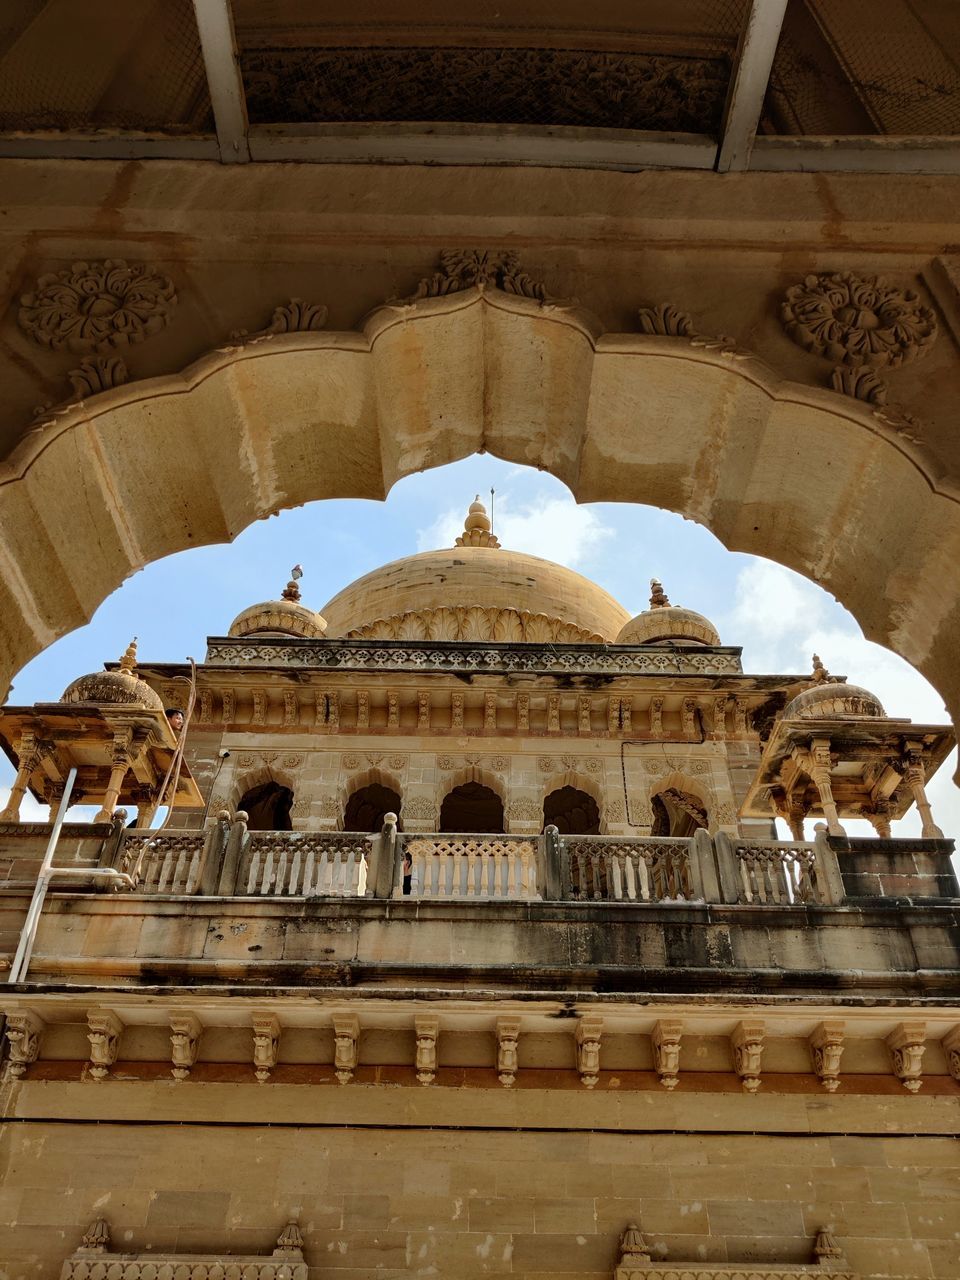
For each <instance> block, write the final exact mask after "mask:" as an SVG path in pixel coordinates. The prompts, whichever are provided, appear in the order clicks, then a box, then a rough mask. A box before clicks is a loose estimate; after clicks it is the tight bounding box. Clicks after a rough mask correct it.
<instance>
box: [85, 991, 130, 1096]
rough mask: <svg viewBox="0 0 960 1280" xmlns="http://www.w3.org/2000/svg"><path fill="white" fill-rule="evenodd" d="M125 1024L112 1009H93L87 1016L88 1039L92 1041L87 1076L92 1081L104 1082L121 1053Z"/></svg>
mask: <svg viewBox="0 0 960 1280" xmlns="http://www.w3.org/2000/svg"><path fill="white" fill-rule="evenodd" d="M122 1034H123V1023H122V1022H121V1021H120V1019H119V1018H118V1017H117V1015H116V1014H115V1013H114V1012H113V1011H112V1010H110V1009H91V1010H90V1012H89V1013H88V1014H87V1039H88V1040H89V1041H90V1066H89V1067H88V1069H87V1074H88V1076H89V1078H90V1079H91V1080H103V1079H104V1078H105V1077H106V1076H108V1075H109V1074H110V1068H111V1067H112V1066H113V1065H114V1063H115V1062H116V1060H117V1054H118V1053H119V1051H120V1036H121V1035H122Z"/></svg>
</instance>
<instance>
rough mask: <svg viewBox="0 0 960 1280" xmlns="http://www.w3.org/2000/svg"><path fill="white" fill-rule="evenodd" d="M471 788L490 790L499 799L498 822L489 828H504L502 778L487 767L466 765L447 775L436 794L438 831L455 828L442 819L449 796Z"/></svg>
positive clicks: (495, 829) (498, 829) (505, 808)
mask: <svg viewBox="0 0 960 1280" xmlns="http://www.w3.org/2000/svg"><path fill="white" fill-rule="evenodd" d="M472 788H477V789H481V790H484V791H487V792H490V793H492V795H493V797H494V798H495V800H497V801H499V823H498V824H497V823H494V825H493V826H492V827H491V830H493V831H503V830H505V824H506V814H507V805H506V801H505V795H504V790H505V788H504V784H503V779H502V778H500V777H499V776H498V775H497V774H495V773H492V772H491V771H490V770H489V769H484V768H482V767H480V766H479V765H467V766H465V767H464V768H462V769H458V770H456V771H455V772H454V773H451V774H449V775H447V777H446V779H445V780H444V783H443V787H442V790H443V794H442V795H439V794H438V797H437V816H438V823H437V829H438V830H439V831H452V830H455V829H456V828H455V827H452V826H450V825H449V823H447V822H445V821H444V806H445V804H446V803H447V802H448V801H449V800H450V797H451V796H453V795H454V794H456V793H457V792H464V791H467V790H469V789H472ZM494 807H495V806H494Z"/></svg>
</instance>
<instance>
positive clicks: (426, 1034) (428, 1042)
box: [414, 1014, 440, 1084]
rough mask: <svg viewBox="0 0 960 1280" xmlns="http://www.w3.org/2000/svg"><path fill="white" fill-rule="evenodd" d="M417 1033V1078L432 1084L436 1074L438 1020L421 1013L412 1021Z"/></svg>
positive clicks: (424, 1082)
mask: <svg viewBox="0 0 960 1280" xmlns="http://www.w3.org/2000/svg"><path fill="white" fill-rule="evenodd" d="M414 1028H415V1031H416V1035H417V1058H416V1067H417V1079H418V1080H419V1081H420V1083H421V1084H433V1082H434V1080H435V1079H436V1076H437V1039H438V1037H439V1035H440V1021H439V1019H438V1018H435V1017H433V1016H432V1015H430V1014H423V1015H421V1016H420V1017H419V1018H417V1019H415V1021H414Z"/></svg>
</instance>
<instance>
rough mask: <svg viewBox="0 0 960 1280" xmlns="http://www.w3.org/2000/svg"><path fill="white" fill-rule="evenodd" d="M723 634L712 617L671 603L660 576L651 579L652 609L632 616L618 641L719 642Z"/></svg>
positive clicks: (712, 643)
mask: <svg viewBox="0 0 960 1280" xmlns="http://www.w3.org/2000/svg"><path fill="white" fill-rule="evenodd" d="M719 643H720V636H719V634H718V632H717V629H716V627H715V626H714V625H713V623H712V622H711V621H710V619H709V618H705V617H704V616H703V614H702V613H695V612H694V611H693V609H684V608H682V607H681V606H680V605H675V604H671V603H670V598H669V596H668V595H667V593H666V591H665V590H664V587H663V583H662V582H661V581H660V579H659V578H651V579H650V608H649V609H645V610H644V611H643V612H642V613H638V614H637V616H636V617H635V618H631V619H630V621H629V622H628V623H627V624H626V626H625V627H623V629H622V630H621V632H620V634H619V635H618V636H617V644H669V645H678V646H681V647H687V646H691V645H710V646H713V645H718V644H719Z"/></svg>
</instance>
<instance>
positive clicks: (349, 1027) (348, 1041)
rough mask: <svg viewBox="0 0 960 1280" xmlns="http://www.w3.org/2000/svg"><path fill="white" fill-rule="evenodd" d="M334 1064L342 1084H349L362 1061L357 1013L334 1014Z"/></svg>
mask: <svg viewBox="0 0 960 1280" xmlns="http://www.w3.org/2000/svg"><path fill="white" fill-rule="evenodd" d="M333 1043H334V1051H333V1065H334V1068H335V1069H336V1072H337V1079H338V1080H339V1081H340V1083H341V1084H349V1083H350V1081H351V1080H352V1079H353V1073H354V1072H355V1071H356V1069H357V1064H358V1062H359V1061H360V1019H359V1018H358V1017H357V1015H356V1014H355V1013H335V1014H334V1015H333Z"/></svg>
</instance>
